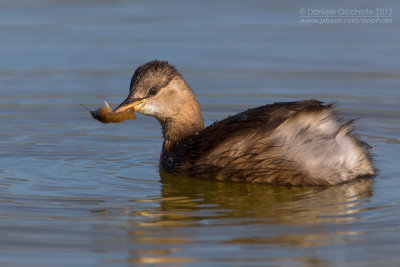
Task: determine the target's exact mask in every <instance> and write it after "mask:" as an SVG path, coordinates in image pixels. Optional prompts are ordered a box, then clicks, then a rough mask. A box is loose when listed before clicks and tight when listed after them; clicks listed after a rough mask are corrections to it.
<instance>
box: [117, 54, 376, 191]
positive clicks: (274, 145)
mask: <svg viewBox="0 0 400 267" xmlns="http://www.w3.org/2000/svg"><path fill="white" fill-rule="evenodd" d="M132 107H134V109H135V110H137V111H138V112H139V113H142V114H145V115H150V116H154V117H155V118H157V119H158V120H159V121H160V123H161V125H162V129H163V137H164V144H163V149H162V153H161V157H160V167H161V168H162V169H163V170H164V171H166V172H169V173H178V174H181V175H184V176H191V177H198V178H203V179H210V180H219V181H231V182H248V183H270V184H287V185H332V184H338V183H342V182H346V181H349V180H352V179H355V178H357V177H363V176H373V175H375V170H374V167H373V165H372V163H371V158H370V156H369V154H368V151H367V150H368V148H369V146H368V145H367V144H365V143H363V142H362V141H360V140H359V139H357V138H356V137H355V136H354V135H353V134H352V132H351V124H352V123H351V122H348V123H344V124H341V123H340V121H339V120H338V119H337V118H336V117H335V116H334V115H333V114H332V108H333V106H332V105H324V104H323V103H322V102H320V101H317V100H306V101H298V102H286V103H274V104H272V105H266V106H261V107H258V108H254V109H249V110H247V111H244V112H242V113H239V114H236V115H234V116H231V117H228V118H226V119H224V120H222V121H218V122H215V123H214V124H212V125H211V126H208V127H207V128H204V123H203V118H202V116H201V112H200V107H199V104H198V102H197V100H196V98H195V96H194V94H193V92H192V90H191V89H190V87H189V86H188V85H187V83H186V82H185V80H184V79H183V77H182V75H181V74H180V73H179V72H178V71H177V70H176V68H175V67H174V66H172V65H170V64H168V63H167V62H165V61H151V62H148V63H146V64H144V65H142V66H141V67H139V68H138V69H137V70H136V71H135V73H134V75H133V78H132V82H131V86H130V94H129V96H128V98H127V99H126V100H125V101H124V102H123V103H122V104H121V105H120V106H119V107H118V108H117V110H116V111H117V112H118V111H125V110H126V109H128V108H132Z"/></svg>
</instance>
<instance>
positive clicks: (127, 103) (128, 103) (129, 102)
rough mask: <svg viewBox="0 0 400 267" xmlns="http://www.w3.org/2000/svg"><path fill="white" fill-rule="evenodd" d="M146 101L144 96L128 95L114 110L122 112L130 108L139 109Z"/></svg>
mask: <svg viewBox="0 0 400 267" xmlns="http://www.w3.org/2000/svg"><path fill="white" fill-rule="evenodd" d="M146 102H147V99H146V98H132V97H130V96H128V97H127V98H126V99H125V100H124V102H122V103H121V104H120V105H119V106H118V107H117V108H116V109H115V112H116V113H118V112H122V111H125V110H127V109H130V108H132V109H133V110H134V111H138V110H139V109H141V108H142V107H143V106H144V105H145V104H146Z"/></svg>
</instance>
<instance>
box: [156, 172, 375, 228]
mask: <svg viewBox="0 0 400 267" xmlns="http://www.w3.org/2000/svg"><path fill="white" fill-rule="evenodd" d="M160 175H161V177H162V180H161V182H162V183H163V187H162V195H163V197H164V198H163V199H162V200H161V208H162V211H163V212H165V213H166V215H167V218H168V219H170V220H174V221H177V222H179V220H180V219H181V218H183V217H184V216H183V215H182V211H196V210H201V209H204V208H208V209H212V210H218V215H217V216H218V217H224V216H226V217H229V218H230V217H236V218H259V219H263V220H264V221H265V222H268V223H289V224H315V223H322V222H334V223H341V222H348V221H352V220H356V217H355V215H356V214H357V213H358V212H360V211H361V209H359V208H357V207H358V206H359V205H360V204H361V203H363V200H365V199H366V198H368V197H370V196H371V195H372V191H371V185H372V180H371V179H360V180H357V181H353V182H351V183H346V184H342V185H337V186H331V187H291V186H271V185H261V186H260V185H253V184H241V183H228V184H227V183H220V182H214V181H205V180H200V179H192V178H187V177H180V176H176V175H171V174H167V173H164V172H160ZM174 212H177V213H176V214H175V215H174ZM206 217H207V216H205V217H204V218H206ZM160 218H162V219H161V221H163V219H166V218H165V217H163V216H160ZM204 218H203V217H202V216H200V217H198V221H201V220H202V219H204ZM184 220H185V221H186V220H187V218H184Z"/></svg>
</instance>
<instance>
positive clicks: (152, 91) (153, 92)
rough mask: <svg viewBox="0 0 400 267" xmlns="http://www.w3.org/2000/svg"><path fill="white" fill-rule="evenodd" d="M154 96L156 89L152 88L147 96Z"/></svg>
mask: <svg viewBox="0 0 400 267" xmlns="http://www.w3.org/2000/svg"><path fill="white" fill-rule="evenodd" d="M155 94H157V89H156V88H155V87H152V88H151V89H150V90H149V95H155Z"/></svg>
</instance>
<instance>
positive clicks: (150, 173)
mask: <svg viewBox="0 0 400 267" xmlns="http://www.w3.org/2000/svg"><path fill="white" fill-rule="evenodd" d="M350 6H352V7H356V8H376V7H387V8H393V22H392V23H391V24H375V25H365V24H351V25H302V24H300V23H299V13H298V11H299V9H300V8H302V7H303V8H308V7H316V8H317V7H319V8H328V6H326V7H325V6H322V5H321V4H320V3H319V2H317V1H309V2H307V4H299V3H298V1H284V2H282V1H271V2H265V3H264V2H263V1H259V2H257V1H256V2H252V3H251V4H250V3H249V2H247V1H229V2H220V3H218V4H216V3H214V2H213V1H206V2H204V1H203V2H202V3H201V4H200V3H198V2H196V1H168V2H165V1H151V2H148V1H137V2H135V3H132V2H131V1H89V0H87V1H44V0H43V1H40V0H37V1H34V0H30V1H29V0H26V1H2V2H1V3H0V32H1V35H0V40H1V42H0V58H1V60H0V121H1V124H0V265H2V266H110V265H113V266H114V265H115V266H137V265H146V264H149V265H153V266H309V265H311V266H343V265H351V266H365V265H371V266H378V265H379V266H394V265H395V264H396V263H397V264H398V262H399V261H400V256H399V247H400V219H399V217H400V198H399V190H400V177H399V171H400V167H399V164H398V163H399V158H400V157H399V149H400V135H399V133H400V105H399V102H400V90H399V85H400V73H399V70H400V63H399V62H400V60H399V59H400V58H399V56H398V47H399V46H398V45H399V43H400V36H399V34H398V28H399V21H398V13H399V10H400V9H399V3H398V2H396V1H379V2H378V1H376V2H375V1H372V2H368V3H364V2H359V1H339V2H336V4H335V5H330V6H329V7H330V8H340V7H350ZM155 58H158V59H165V60H169V61H170V62H171V63H173V64H175V65H176V66H177V67H178V68H179V70H180V71H181V72H182V74H183V75H184V77H185V78H186V80H187V82H188V83H189V84H190V85H191V86H192V88H193V90H194V91H195V93H196V94H197V96H198V99H199V102H200V105H201V107H202V111H203V114H204V118H205V121H206V123H207V124H210V123H212V122H213V121H215V120H218V119H222V118H224V117H226V116H228V115H229V114H234V113H236V112H239V111H242V110H244V109H247V108H250V107H255V106H259V105H263V104H266V103H272V102H275V101H293V100H300V99H307V98H318V99H321V100H323V101H326V102H334V101H337V102H338V104H337V107H338V112H339V114H340V115H341V116H342V117H345V118H359V120H358V121H357V131H358V133H359V134H360V136H361V138H362V139H363V140H365V141H367V142H368V143H370V144H371V145H373V146H374V151H373V153H374V155H375V162H376V166H377V168H378V169H379V175H378V176H377V177H376V178H375V179H374V180H360V181H354V182H352V183H348V184H344V185H338V186H333V187H329V188H313V187H277V186H268V185H265V186H264V185H247V184H225V183H218V182H210V181H202V180H196V179H190V178H182V177H176V176H171V175H167V174H165V173H159V168H158V157H159V154H160V150H161V144H162V139H161V129H160V126H159V125H158V123H157V121H156V120H155V119H153V118H148V117H144V116H140V115H139V117H138V119H136V120H135V121H129V122H124V123H121V124H112V125H104V124H100V123H98V122H95V121H93V120H92V119H90V117H89V114H88V113H87V112H86V111H85V110H84V109H83V108H82V107H81V106H80V105H79V104H80V103H84V104H86V105H88V106H90V107H91V108H95V107H98V106H100V105H102V102H103V101H104V100H105V99H106V100H107V101H108V102H109V103H110V104H112V105H114V106H115V105H117V104H119V103H120V102H121V101H122V100H123V99H124V98H125V97H126V95H127V93H128V85H129V81H130V75H131V74H132V72H133V70H134V69H135V68H136V67H137V66H138V65H140V64H142V63H144V62H146V61H148V60H151V59H155Z"/></svg>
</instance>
